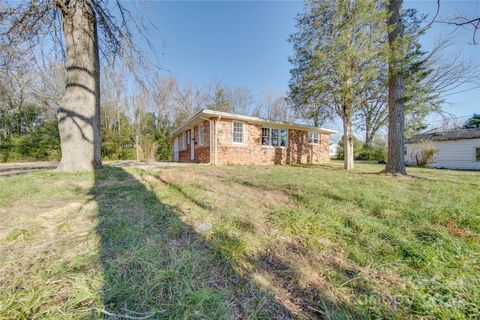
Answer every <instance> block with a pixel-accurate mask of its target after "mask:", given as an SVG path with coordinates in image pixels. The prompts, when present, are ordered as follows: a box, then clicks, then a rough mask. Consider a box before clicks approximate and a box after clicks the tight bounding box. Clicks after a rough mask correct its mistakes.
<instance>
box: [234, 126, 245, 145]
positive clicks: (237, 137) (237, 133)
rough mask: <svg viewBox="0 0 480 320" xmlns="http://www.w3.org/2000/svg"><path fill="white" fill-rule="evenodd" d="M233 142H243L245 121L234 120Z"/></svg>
mask: <svg viewBox="0 0 480 320" xmlns="http://www.w3.org/2000/svg"><path fill="white" fill-rule="evenodd" d="M232 141H233V143H243V122H233V130H232Z"/></svg>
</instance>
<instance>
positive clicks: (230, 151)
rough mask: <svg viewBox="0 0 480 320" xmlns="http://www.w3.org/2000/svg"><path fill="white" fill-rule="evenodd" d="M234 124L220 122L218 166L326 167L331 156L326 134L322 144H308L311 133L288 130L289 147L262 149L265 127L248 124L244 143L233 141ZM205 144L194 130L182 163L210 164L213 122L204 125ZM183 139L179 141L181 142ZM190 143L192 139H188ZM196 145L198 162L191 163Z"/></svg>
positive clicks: (225, 121)
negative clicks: (303, 165)
mask: <svg viewBox="0 0 480 320" xmlns="http://www.w3.org/2000/svg"><path fill="white" fill-rule="evenodd" d="M232 122H233V121H232V120H229V119H222V120H220V121H218V122H217V130H218V145H217V164H289V163H325V162H328V161H329V160H330V158H329V156H328V140H329V135H328V134H322V135H321V137H320V143H316V144H311V143H308V132H307V131H301V130H293V129H289V130H288V147H287V148H285V147H272V146H262V125H257V124H250V123H244V142H243V143H241V144H238V143H233V141H232V130H233V124H232ZM203 125H204V130H205V131H204V144H203V145H199V134H198V130H199V126H195V127H194V129H193V130H192V132H193V133H192V135H191V137H192V139H190V141H187V147H186V149H185V150H180V151H179V160H180V162H201V163H208V162H209V161H210V138H209V135H210V128H209V121H204V122H203ZM181 137H182V136H181V135H180V136H179V139H181ZM187 140H188V139H187ZM190 143H194V148H195V154H194V156H195V158H194V160H193V161H192V160H191V159H190V153H191V150H190V148H191V145H190Z"/></svg>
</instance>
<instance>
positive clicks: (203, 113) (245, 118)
mask: <svg viewBox="0 0 480 320" xmlns="http://www.w3.org/2000/svg"><path fill="white" fill-rule="evenodd" d="M201 116H217V117H223V118H226V119H235V120H241V121H246V122H252V123H261V124H270V125H278V126H285V127H289V128H298V129H300V130H305V131H315V132H320V133H325V134H334V133H337V132H338V131H336V130H331V129H325V128H316V127H310V126H306V125H301V124H297V123H291V122H284V121H277V120H267V119H262V118H258V117H251V116H244V115H239V114H233V113H228V112H221V111H214V110H208V109H202V110H200V111H199V112H197V113H196V114H195V115H193V116H192V117H191V118H190V119H189V120H188V121H187V122H186V123H185V124H184V125H182V126H181V127H179V128H178V129H176V130H174V131H173V132H172V137H175V136H176V135H178V134H179V133H181V132H183V131H184V130H185V129H187V128H188V127H190V126H191V125H192V124H193V123H194V122H195V121H197V120H198V119H199V118H200V117H201Z"/></svg>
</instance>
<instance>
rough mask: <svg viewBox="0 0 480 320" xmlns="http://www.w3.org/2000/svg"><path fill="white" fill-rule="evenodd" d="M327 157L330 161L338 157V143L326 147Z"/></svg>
mask: <svg viewBox="0 0 480 320" xmlns="http://www.w3.org/2000/svg"><path fill="white" fill-rule="evenodd" d="M328 155H329V156H330V158H331V159H332V158H333V159H336V158H337V156H338V143H332V144H331V145H330V146H328Z"/></svg>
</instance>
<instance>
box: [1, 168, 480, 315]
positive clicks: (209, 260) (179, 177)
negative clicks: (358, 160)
mask: <svg viewBox="0 0 480 320" xmlns="http://www.w3.org/2000/svg"><path fill="white" fill-rule="evenodd" d="M381 169H382V168H381V166H379V165H374V164H357V168H356V169H355V170H354V171H353V172H345V171H343V170H342V169H341V165H340V164H339V163H332V164H331V165H326V166H240V167H234V166H225V167H213V166H187V167H167V168H161V169H149V170H140V169H135V168H118V167H106V168H105V169H102V170H99V171H97V172H96V173H95V175H91V174H75V175H69V174H57V173H54V172H52V171H43V172H36V173H32V174H27V175H22V176H12V177H8V178H3V179H0V190H2V192H1V194H0V214H1V215H2V220H1V221H2V222H1V225H0V318H5V319H7V318H8V319H10V318H22V317H23V318H29V319H39V318H62V319H66V318H67V319H68V318H75V319H76V318H92V317H93V318H97V317H108V316H112V317H115V316H121V315H123V316H125V315H127V316H131V317H146V318H152V319H231V318H253V319H269V318H301V319H302V318H305V319H307V318H325V319H362V318H363V319H371V318H375V319H381V318H390V319H403V318H422V317H429V318H449V319H470V318H480V236H479V234H480V172H461V171H458V172H456V171H444V170H431V169H416V168H411V169H409V173H410V174H411V175H412V176H409V177H399V176H390V175H385V174H379V173H378V172H379V171H380V170H381ZM200 223H211V224H212V228H211V229H210V230H208V231H207V232H204V233H202V234H197V233H196V232H195V231H194V228H195V226H196V225H198V224H200Z"/></svg>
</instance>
